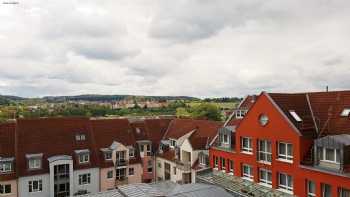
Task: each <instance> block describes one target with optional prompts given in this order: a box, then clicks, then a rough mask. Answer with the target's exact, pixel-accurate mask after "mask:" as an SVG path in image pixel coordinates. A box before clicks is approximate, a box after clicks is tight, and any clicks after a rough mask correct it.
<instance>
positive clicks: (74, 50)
mask: <svg viewBox="0 0 350 197" xmlns="http://www.w3.org/2000/svg"><path fill="white" fill-rule="evenodd" d="M349 7H350V1H348V0H308V1H305V0H303V1H302V0H283V1H281V0H269V1H262V0H239V1H238V0H215V1H213V0H176V1H174V0H94V1H93V0H59V1H57V0H0V94H5V95H17V96H25V97H40V96H47V95H52V96H54V95H78V94H135V95H172V96H174V95H186V96H196V97H223V96H239V97H243V96H244V95H246V94H259V93H260V92H261V91H268V92H305V91H324V90H325V89H326V86H327V85H328V86H329V89H330V90H340V89H350V87H349V86H350V77H349V74H350V11H349Z"/></svg>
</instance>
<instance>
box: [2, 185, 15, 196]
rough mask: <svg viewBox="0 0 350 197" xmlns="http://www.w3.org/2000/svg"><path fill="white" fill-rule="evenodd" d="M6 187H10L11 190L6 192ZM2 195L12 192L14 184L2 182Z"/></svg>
mask: <svg viewBox="0 0 350 197" xmlns="http://www.w3.org/2000/svg"><path fill="white" fill-rule="evenodd" d="M6 187H10V192H6ZM0 188H1V189H0V196H2V195H9V194H12V185H11V184H4V185H2V184H0Z"/></svg>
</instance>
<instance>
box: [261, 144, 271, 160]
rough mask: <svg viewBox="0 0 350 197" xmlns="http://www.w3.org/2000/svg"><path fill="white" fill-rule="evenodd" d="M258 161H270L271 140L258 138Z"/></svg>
mask: <svg viewBox="0 0 350 197" xmlns="http://www.w3.org/2000/svg"><path fill="white" fill-rule="evenodd" d="M259 161H263V162H269V163H270V162H271V161H272V153H271V141H269V140H259Z"/></svg>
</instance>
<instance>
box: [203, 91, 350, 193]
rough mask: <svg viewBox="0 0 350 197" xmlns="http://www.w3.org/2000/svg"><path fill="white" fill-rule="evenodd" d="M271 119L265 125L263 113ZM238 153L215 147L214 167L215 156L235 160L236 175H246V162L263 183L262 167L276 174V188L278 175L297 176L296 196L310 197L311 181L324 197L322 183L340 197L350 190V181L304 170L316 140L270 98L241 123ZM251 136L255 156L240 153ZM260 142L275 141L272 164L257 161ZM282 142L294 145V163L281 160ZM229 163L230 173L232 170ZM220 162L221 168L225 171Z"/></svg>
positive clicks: (274, 180) (260, 100)
mask: <svg viewBox="0 0 350 197" xmlns="http://www.w3.org/2000/svg"><path fill="white" fill-rule="evenodd" d="M262 113H264V114H266V115H267V116H268V117H269V123H268V124H267V125H265V126H261V125H260V124H259V122H258V120H259V116H260V114H262ZM235 135H236V136H235V138H236V146H235V152H225V151H222V150H218V149H215V147H212V148H211V149H210V151H209V154H210V166H211V167H214V161H213V156H217V157H219V158H220V157H222V158H225V159H231V160H233V161H234V175H235V176H242V172H241V166H242V164H243V163H245V164H249V165H251V166H253V174H254V182H259V175H258V172H259V171H258V170H259V168H266V169H269V170H271V171H272V187H273V188H278V173H279V172H283V173H287V174H289V175H291V176H292V177H293V193H294V194H295V195H297V196H306V182H307V180H308V179H310V180H312V181H314V182H315V183H316V192H317V193H316V195H317V196H321V183H327V184H330V185H332V196H334V197H336V196H338V193H337V192H338V188H339V187H343V188H346V189H350V178H349V177H344V176H340V175H335V174H332V173H325V172H322V171H317V170H311V169H306V168H303V167H301V165H300V161H301V160H302V159H303V157H304V155H305V154H306V153H307V152H308V150H309V148H310V147H311V145H312V140H310V139H305V138H304V137H302V136H300V135H299V134H298V133H297V132H296V131H295V130H294V128H293V127H292V126H291V125H290V123H289V122H288V121H287V120H286V119H285V118H284V116H283V115H282V114H281V112H280V111H278V109H277V108H275V106H274V105H273V104H272V103H271V102H270V100H269V99H268V98H267V96H266V95H264V94H263V95H262V96H260V97H259V99H258V100H257V102H256V103H255V105H254V106H253V107H252V108H251V110H250V111H249V112H248V114H247V115H246V116H245V118H244V120H243V121H242V122H241V124H240V125H239V127H238V128H237V130H236V134H235ZM243 136H244V137H251V138H252V146H253V154H252V155H248V154H244V153H241V152H240V147H241V137H243ZM258 139H269V140H271V146H272V162H271V165H267V164H261V163H259V162H258V161H257V146H258ZM279 141H283V142H289V143H292V144H293V163H286V162H282V161H279V160H277V154H278V152H277V151H278V149H277V143H278V142H279ZM228 163H229V162H227V160H226V172H227V173H228V170H229V167H228V165H229V164H228ZM220 166H221V160H220V159H219V169H218V170H221V167H220Z"/></svg>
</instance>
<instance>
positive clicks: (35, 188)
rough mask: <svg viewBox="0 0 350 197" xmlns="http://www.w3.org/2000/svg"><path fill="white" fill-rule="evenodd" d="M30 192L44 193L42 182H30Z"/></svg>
mask: <svg viewBox="0 0 350 197" xmlns="http://www.w3.org/2000/svg"><path fill="white" fill-rule="evenodd" d="M28 187H29V192H41V191H43V182H42V180H34V181H29V182H28Z"/></svg>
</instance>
